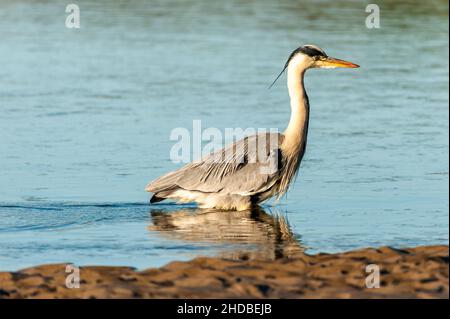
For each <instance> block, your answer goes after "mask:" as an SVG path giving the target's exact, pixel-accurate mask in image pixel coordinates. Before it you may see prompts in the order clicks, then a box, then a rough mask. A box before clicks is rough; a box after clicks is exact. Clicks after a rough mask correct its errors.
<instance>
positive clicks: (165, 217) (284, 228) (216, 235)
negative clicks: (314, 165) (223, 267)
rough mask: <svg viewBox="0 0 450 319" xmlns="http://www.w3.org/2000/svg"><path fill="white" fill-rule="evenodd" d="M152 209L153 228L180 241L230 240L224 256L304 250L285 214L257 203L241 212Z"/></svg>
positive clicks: (262, 255) (285, 254)
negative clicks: (255, 205)
mask: <svg viewBox="0 0 450 319" xmlns="http://www.w3.org/2000/svg"><path fill="white" fill-rule="evenodd" d="M150 213H151V217H152V224H151V225H150V226H149V227H148V229H149V230H150V231H158V232H159V233H160V234H162V235H164V236H165V237H168V238H171V239H176V240H180V241H191V242H198V243H203V244H205V243H216V244H228V246H227V247H226V248H227V249H226V251H225V253H223V254H222V255H224V257H229V258H250V259H278V258H283V257H288V258H292V257H295V256H296V255H298V254H299V253H301V252H302V251H303V249H302V247H301V245H300V243H299V241H298V240H297V239H296V238H295V235H294V234H293V233H292V230H291V228H290V226H289V223H288V221H287V219H286V217H285V216H283V214H281V213H275V214H267V213H266V212H265V211H264V210H262V209H261V208H258V207H257V208H254V209H252V210H246V211H239V212H230V211H220V210H206V209H195V208H186V209H180V210H176V211H174V212H168V211H165V210H151V212H150Z"/></svg>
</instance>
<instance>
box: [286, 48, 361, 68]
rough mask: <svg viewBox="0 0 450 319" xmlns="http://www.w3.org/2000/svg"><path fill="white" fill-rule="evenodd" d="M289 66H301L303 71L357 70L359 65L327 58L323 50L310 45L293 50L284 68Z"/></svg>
mask: <svg viewBox="0 0 450 319" xmlns="http://www.w3.org/2000/svg"><path fill="white" fill-rule="evenodd" d="M291 64H294V65H297V66H302V67H303V68H304V69H312V68H322V69H335V68H359V65H357V64H354V63H352V62H348V61H344V60H340V59H336V58H332V57H329V56H328V55H327V54H326V53H325V51H324V50H322V49H321V48H319V47H318V46H315V45H312V44H307V45H304V46H302V47H299V48H297V49H295V50H294V52H292V53H291V55H290V56H289V58H288V61H287V62H286V67H288V66H289V65H291Z"/></svg>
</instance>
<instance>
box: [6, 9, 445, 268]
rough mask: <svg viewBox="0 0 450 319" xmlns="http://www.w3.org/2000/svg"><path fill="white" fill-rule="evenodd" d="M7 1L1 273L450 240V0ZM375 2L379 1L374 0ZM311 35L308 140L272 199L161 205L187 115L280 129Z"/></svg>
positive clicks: (208, 123) (220, 124)
mask: <svg viewBox="0 0 450 319" xmlns="http://www.w3.org/2000/svg"><path fill="white" fill-rule="evenodd" d="M78 3H79V5H80V9H81V29H79V30H70V29H67V28H65V26H64V22H65V18H66V13H65V4H63V3H61V2H59V1H32V2H28V1H14V2H11V1H4V0H0V37H1V39H2V41H1V42H0V58H1V61H2V66H1V67H0V83H1V85H0V129H1V131H0V269H2V270H6V269H8V270H14V269H18V268H23V267H27V266H31V265H35V264H42V263H50V262H74V263H76V264H80V265H82V264H105V265H131V266H135V267H139V268H143V267H149V266H159V265H162V264H164V263H167V262H169V261H171V260H186V259H190V258H193V257H195V256H198V255H221V256H227V257H233V258H279V257H282V256H292V255H295V254H296V253H297V252H299V251H303V250H306V251H307V252H310V253H317V252H336V251H344V250H348V249H354V248H359V247H366V246H380V245H392V246H396V247H402V246H415V245H429V244H445V243H448V208H449V205H448V203H449V201H448V168H449V162H448V154H449V148H448V133H449V130H448V115H449V113H448V93H449V86H448V2H447V1H420V2H419V1H417V2H413V1H411V2H403V1H402V2H401V3H400V2H391V1H379V2H377V3H378V4H379V5H380V9H381V28H380V29H367V28H366V26H365V18H366V15H367V13H365V11H364V9H365V6H366V3H365V2H364V1H363V2H361V1H339V2H337V1H327V0H323V1H302V2H300V1H293V0H292V1H291V0H284V1H281V2H280V1H265V0H264V1H238V0H232V1H226V2H223V3H218V2H212V1H193V0H190V1H162V0H161V1H151V2H150V1H114V2H106V1H105V2H101V1H89V0H83V1H79V2H78ZM367 3H369V2H367ZM305 43H314V44H317V45H319V46H321V47H323V48H324V49H325V50H326V51H327V53H328V54H329V55H331V56H336V57H339V58H343V59H348V60H351V61H353V62H355V63H358V64H360V65H361V68H360V69H358V70H312V71H310V72H308V74H307V79H306V85H307V90H308V94H309V97H310V102H311V119H310V131H309V141H308V149H307V152H306V155H305V158H304V160H303V163H302V166H301V169H300V173H299V176H298V179H297V181H296V182H295V184H294V185H293V187H292V188H291V191H290V192H289V193H288V195H287V197H286V198H283V199H282V200H281V201H280V202H279V203H278V204H277V205H276V206H273V203H268V204H267V205H266V206H264V207H263V210H262V211H257V212H246V213H239V214H235V215H230V214H226V213H225V214H222V215H220V214H217V213H214V212H213V213H209V214H208V213H205V212H202V211H199V210H196V209H195V208H194V207H191V206H188V207H177V206H175V205H161V206H152V207H150V206H148V204H147V203H148V194H146V193H145V192H144V191H143V189H144V187H145V185H146V184H147V182H148V181H150V180H152V179H154V178H155V177H157V176H159V175H160V174H163V173H165V172H167V171H169V170H173V169H175V168H177V167H179V165H176V164H174V163H172V162H171V161H170V159H169V152H170V149H171V147H172V145H173V142H172V141H170V140H169V136H170V132H171V130H172V129H173V128H175V127H185V128H188V129H190V128H191V127H192V121H193V120H194V119H197V120H201V121H202V125H203V127H204V128H206V127H217V128H220V129H222V130H223V129H225V128H226V127H242V128H246V127H254V128H272V127H277V128H279V129H280V130H282V129H284V127H285V126H286V124H287V121H288V119H289V100H288V96H287V91H286V88H285V82H284V81H285V78H282V80H281V81H279V82H278V83H277V85H275V86H274V87H273V88H272V89H271V90H268V89H267V87H268V85H269V84H270V83H271V82H272V80H273V79H274V78H275V76H276V75H277V74H278V72H279V71H280V69H281V67H282V65H283V64H284V62H285V59H286V57H287V56H288V55H289V53H290V52H291V51H292V50H293V49H294V48H296V47H297V46H299V45H301V44H305Z"/></svg>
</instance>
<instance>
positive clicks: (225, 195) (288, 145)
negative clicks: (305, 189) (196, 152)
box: [146, 46, 356, 210]
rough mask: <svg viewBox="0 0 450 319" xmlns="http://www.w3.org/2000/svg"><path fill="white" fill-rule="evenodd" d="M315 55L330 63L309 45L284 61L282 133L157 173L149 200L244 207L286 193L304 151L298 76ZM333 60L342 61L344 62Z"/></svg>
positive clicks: (305, 115) (304, 110)
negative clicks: (287, 110) (286, 101)
mask: <svg viewBox="0 0 450 319" xmlns="http://www.w3.org/2000/svg"><path fill="white" fill-rule="evenodd" d="M315 56H321V57H323V59H322V60H321V61H322V62H323V66H320V67H326V66H330V67H333V66H332V65H326V64H325V58H327V59H329V60H330V61H331V58H328V57H327V56H326V54H325V53H324V52H323V51H322V50H321V49H319V48H317V47H315V46H304V47H301V48H299V49H297V50H296V51H294V52H293V53H292V54H291V56H290V57H289V60H288V62H287V63H286V65H285V69H287V85H288V90H289V97H290V101H291V117H290V120H289V124H288V126H287V128H286V130H285V131H284V132H283V134H281V133H264V134H258V135H252V136H248V137H246V138H244V139H242V140H239V141H237V142H235V143H232V144H231V145H228V146H227V147H225V148H223V149H221V150H219V151H217V152H214V153H212V154H209V155H207V156H206V157H204V158H202V159H201V160H200V161H198V162H193V163H190V164H187V165H186V166H184V167H182V168H180V169H179V170H176V171H174V172H170V173H168V174H166V175H163V176H162V177H160V178H158V179H156V180H155V181H153V182H151V183H150V184H149V185H148V186H147V188H146V190H147V191H149V192H152V193H154V195H153V197H152V200H151V201H152V202H158V201H161V200H164V199H166V198H169V199H175V200H177V201H178V202H181V203H185V202H196V203H198V204H199V206H200V207H203V208H217V209H227V210H246V209H249V208H250V207H251V206H252V205H255V204H259V203H261V202H263V201H265V200H267V199H269V198H271V197H273V196H277V197H280V196H282V195H283V194H284V193H286V191H287V190H288V188H289V185H290V183H291V182H292V180H293V179H294V177H295V176H296V173H297V171H298V168H299V166H300V162H301V160H302V158H303V155H304V153H305V148H306V142H307V135H308V121H309V101H308V97H307V94H306V92H305V87H304V84H303V81H304V74H305V71H306V70H307V69H308V68H311V67H318V66H316V65H320V64H319V63H320V61H317V60H319V59H318V58H317V59H315V58H314V57H315ZM314 59H315V60H314ZM333 61H339V62H340V63H344V62H345V61H342V60H337V59H333ZM330 63H331V62H330ZM335 63H336V65H335V66H334V67H338V66H337V63H338V62H335ZM345 63H348V62H345ZM349 65H353V66H347V67H356V65H354V64H350V63H349ZM339 66H342V67H345V66H344V64H343V65H339ZM252 146H254V147H252Z"/></svg>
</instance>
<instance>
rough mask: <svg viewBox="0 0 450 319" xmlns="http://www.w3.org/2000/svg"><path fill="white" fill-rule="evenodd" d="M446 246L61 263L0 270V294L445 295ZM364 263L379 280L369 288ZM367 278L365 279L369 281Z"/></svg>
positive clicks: (334, 296) (447, 293)
mask: <svg viewBox="0 0 450 319" xmlns="http://www.w3.org/2000/svg"><path fill="white" fill-rule="evenodd" d="M448 261H449V247H448V246H424V247H415V248H406V249H394V248H390V247H381V248H377V249H375V248H366V249H360V250H355V251H350V252H345V253H338V254H318V255H307V254H302V255H301V256H298V257H296V258H294V259H278V260H275V261H262V260H261V261H259V260H230V259H222V258H196V259H194V260H191V261H188V262H172V263H170V264H168V265H166V266H164V267H161V268H152V269H147V270H143V271H136V270H135V269H133V268H130V267H111V266H86V267H80V284H79V288H71V289H69V288H67V286H66V279H67V275H68V274H67V273H66V266H67V264H54V265H42V266H37V267H32V268H27V269H23V270H20V271H17V272H0V298H449V280H448V275H449V264H448ZM368 265H376V267H379V268H378V269H379V273H380V276H379V279H380V280H379V283H380V287H379V288H371V289H369V288H367V286H366V284H367V283H366V281H367V280H368V278H367V277H368V276H370V275H372V274H374V272H372V270H373V269H375V268H373V266H372V268H370V267H369V268H367V266H368ZM374 283H375V282H374V281H370V282H369V284H374Z"/></svg>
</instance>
